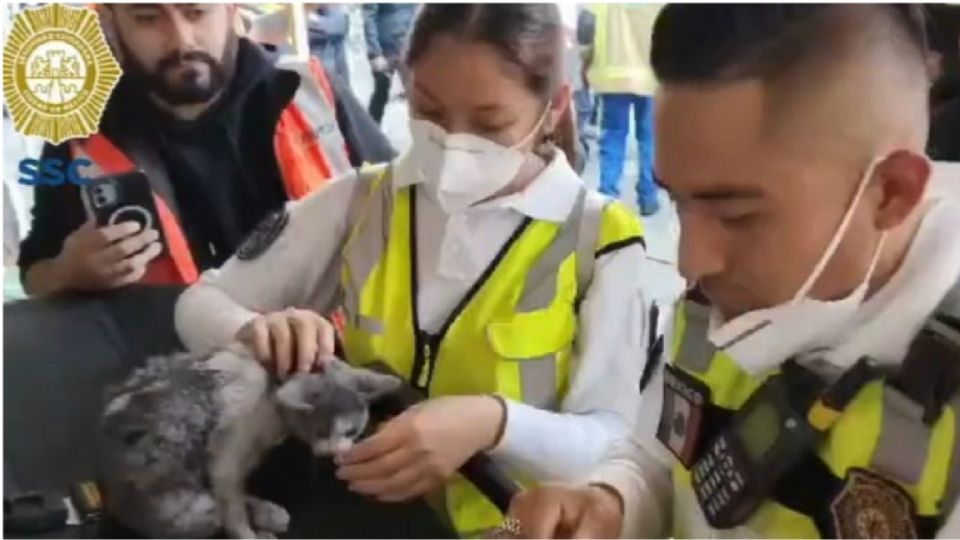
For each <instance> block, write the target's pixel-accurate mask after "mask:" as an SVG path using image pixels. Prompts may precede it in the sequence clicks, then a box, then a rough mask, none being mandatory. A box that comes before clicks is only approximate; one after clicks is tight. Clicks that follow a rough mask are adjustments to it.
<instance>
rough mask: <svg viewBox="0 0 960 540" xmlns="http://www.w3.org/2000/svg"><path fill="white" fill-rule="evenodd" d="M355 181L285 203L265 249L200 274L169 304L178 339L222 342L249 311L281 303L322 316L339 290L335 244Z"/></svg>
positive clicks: (192, 345)
mask: <svg viewBox="0 0 960 540" xmlns="http://www.w3.org/2000/svg"><path fill="white" fill-rule="evenodd" d="M355 185H356V181H355V175H354V174H353V173H351V174H350V175H349V176H347V177H344V178H341V179H337V180H333V181H331V182H330V183H329V184H327V185H326V186H324V187H323V188H321V189H319V190H318V191H316V192H314V193H313V194H311V195H309V196H308V197H306V198H305V199H302V200H300V201H297V202H293V203H289V204H288V206H287V209H288V214H289V217H288V219H287V224H286V226H285V227H284V228H283V230H282V231H281V232H280V234H279V236H277V237H276V239H275V240H274V241H273V242H272V243H271V244H270V245H269V247H267V248H266V250H265V251H263V252H262V253H261V254H259V255H258V256H256V257H254V258H252V259H250V260H241V259H238V258H237V257H236V256H234V257H233V258H231V259H230V260H228V261H227V262H226V263H225V264H224V265H223V266H222V267H221V268H219V269H215V270H209V271H207V272H204V274H203V276H201V278H200V281H198V282H197V283H196V284H194V285H193V286H191V287H190V288H189V289H187V291H186V292H184V293H183V296H181V298H180V300H179V301H178V303H177V307H176V314H175V320H176V326H177V332H178V333H179V334H180V338H181V340H182V341H183V343H184V345H186V346H187V348H188V349H190V350H192V351H196V352H205V351H209V350H211V349H214V348H218V347H223V346H225V345H227V344H228V343H230V342H231V341H233V340H234V337H235V336H236V333H237V331H238V330H240V328H241V327H242V326H243V325H244V324H246V323H247V322H248V321H249V320H250V319H252V318H253V317H255V316H256V315H257V314H260V313H269V312H273V311H278V310H282V309H285V308H288V307H297V308H302V309H312V310H314V311H316V312H318V313H320V314H321V315H328V314H329V312H330V310H331V309H332V308H333V307H334V306H335V304H336V303H337V299H338V298H339V294H340V288H339V280H338V277H339V272H338V271H339V267H340V250H341V245H342V241H343V237H344V233H345V230H346V214H347V208H348V207H349V206H350V200H351V198H352V196H353V190H354V187H355ZM242 249H243V248H242V247H241V250H242Z"/></svg>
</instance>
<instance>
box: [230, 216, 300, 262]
mask: <svg viewBox="0 0 960 540" xmlns="http://www.w3.org/2000/svg"><path fill="white" fill-rule="evenodd" d="M289 219H290V216H289V215H288V214H287V210H286V208H281V209H279V210H274V211H273V212H270V213H269V214H267V217H265V218H263V220H262V221H261V222H260V223H258V224H257V226H256V227H254V229H253V231H252V232H251V233H250V236H248V237H247V239H246V240H244V241H243V244H242V245H241V246H240V248H239V249H238V250H237V258H238V259H240V260H241V261H252V260H253V259H256V258H257V257H259V256H260V255H263V252H265V251H267V248H269V247H270V246H271V245H273V243H274V242H275V241H276V240H277V238H279V237H280V233H282V232H283V229H284V228H285V227H286V226H287V221H289Z"/></svg>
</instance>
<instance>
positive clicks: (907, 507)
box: [830, 468, 917, 538]
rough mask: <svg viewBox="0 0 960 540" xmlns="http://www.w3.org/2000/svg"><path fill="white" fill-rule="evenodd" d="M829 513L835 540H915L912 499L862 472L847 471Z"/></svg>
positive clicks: (868, 473)
mask: <svg viewBox="0 0 960 540" xmlns="http://www.w3.org/2000/svg"><path fill="white" fill-rule="evenodd" d="M830 511H831V513H832V514H833V524H834V528H835V529H836V536H837V538H917V530H916V526H915V524H914V521H913V516H914V504H913V499H912V498H911V497H910V495H909V494H908V493H907V492H906V491H904V490H903V488H901V487H900V486H899V485H898V484H896V483H895V482H893V481H892V480H889V479H887V478H884V477H882V476H880V475H878V474H876V473H874V472H872V471H868V470H866V469H858V468H853V469H850V471H849V472H848V475H847V482H846V485H845V486H844V488H843V490H842V491H841V492H840V494H839V495H837V497H836V499H834V500H833V502H832V503H831V504H830Z"/></svg>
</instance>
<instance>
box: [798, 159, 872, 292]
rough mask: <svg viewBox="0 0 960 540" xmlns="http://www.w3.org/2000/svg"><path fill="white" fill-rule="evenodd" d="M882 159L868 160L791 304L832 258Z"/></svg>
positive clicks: (807, 289) (812, 282) (813, 282)
mask: <svg viewBox="0 0 960 540" xmlns="http://www.w3.org/2000/svg"><path fill="white" fill-rule="evenodd" d="M882 159H883V158H877V159H874V160H873V161H872V162H870V166H869V167H867V170H866V172H865V173H864V174H863V178H862V179H861V180H860V185H859V186H857V192H856V193H855V194H854V195H853V200H852V201H850V206H849V207H848V208H847V213H846V214H844V216H843V219H842V220H841V221H840V226H839V227H837V231H836V232H835V233H834V234H833V238H831V239H830V243H829V244H828V245H827V249H826V251H824V252H823V255H822V256H821V257H820V260H819V261H817V265H816V266H815V267H814V268H813V272H811V273H810V276H809V277H807V280H806V281H805V282H804V283H803V285H802V286H801V287H800V289H799V290H797V294H795V295H794V297H793V300H791V303H792V304H795V303H797V302H798V301H800V300H802V299H803V298H805V297H806V296H807V293H808V292H810V289H812V288H813V285H814V284H815V283H816V282H817V280H818V279H820V275H821V274H822V273H823V270H824V269H825V268H826V267H827V264H828V263H829V262H830V259H832V258H833V254H834V252H836V251H837V247H839V246H840V242H842V241H843V237H844V236H845V235H846V232H847V227H849V226H850V222H851V221H852V220H853V215H854V214H855V213H856V211H857V206H858V205H859V204H860V199H861V198H862V197H863V193H864V192H865V191H866V190H867V186H868V185H870V180H871V179H872V178H873V171H874V170H875V169H876V167H877V164H879V163H880V161H882Z"/></svg>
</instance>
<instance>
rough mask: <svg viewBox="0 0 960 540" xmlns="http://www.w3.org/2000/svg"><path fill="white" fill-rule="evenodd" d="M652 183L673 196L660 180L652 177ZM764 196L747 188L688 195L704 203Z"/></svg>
mask: <svg viewBox="0 0 960 540" xmlns="http://www.w3.org/2000/svg"><path fill="white" fill-rule="evenodd" d="M653 181H654V183H656V184H657V186H659V187H660V188H661V189H664V190H666V192H667V193H669V194H670V195H674V194H675V192H674V191H673V190H672V189H670V186H668V185H666V184H664V183H663V182H661V181H660V178H659V177H657V176H654V179H653ZM763 195H764V193H763V191H762V190H760V189H758V188H748V187H742V188H738V187H720V188H713V189H704V190H701V191H697V192H695V193H693V194H691V195H690V197H689V198H690V199H694V200H697V201H705V202H724V201H730V200H742V199H759V198H762V197H763Z"/></svg>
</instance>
